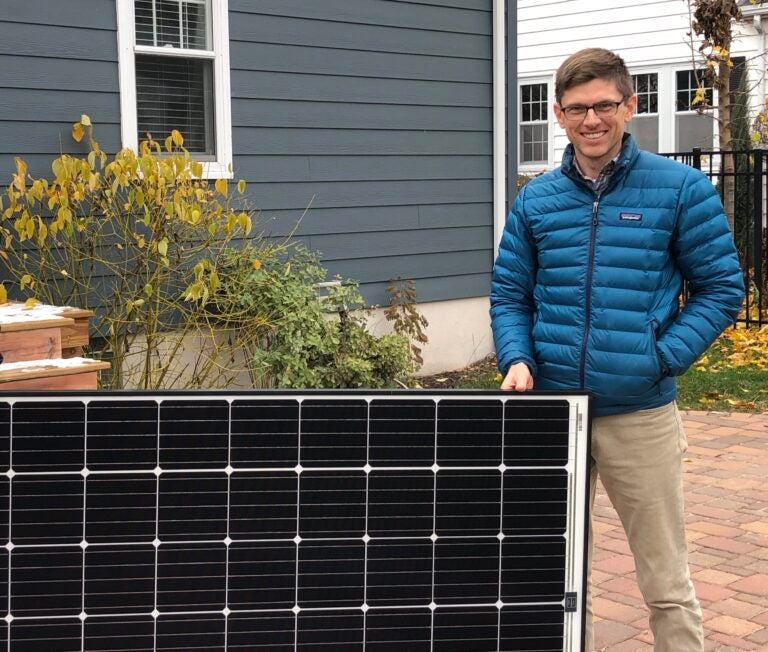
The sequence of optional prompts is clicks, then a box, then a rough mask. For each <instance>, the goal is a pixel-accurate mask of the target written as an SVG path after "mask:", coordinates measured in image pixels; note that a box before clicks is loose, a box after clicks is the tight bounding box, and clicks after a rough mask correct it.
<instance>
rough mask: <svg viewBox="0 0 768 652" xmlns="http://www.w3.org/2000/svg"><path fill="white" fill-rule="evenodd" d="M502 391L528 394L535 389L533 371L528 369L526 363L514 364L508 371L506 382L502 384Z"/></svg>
mask: <svg viewBox="0 0 768 652" xmlns="http://www.w3.org/2000/svg"><path fill="white" fill-rule="evenodd" d="M501 389H508V390H514V391H516V392H526V391H528V390H529V389H533V376H531V370H530V369H528V365H527V364H525V363H524V362H518V363H517V364H513V365H512V366H511V367H510V368H509V371H507V376H506V378H504V382H502V383H501Z"/></svg>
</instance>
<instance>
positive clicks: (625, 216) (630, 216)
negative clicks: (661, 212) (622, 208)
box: [619, 213, 643, 222]
mask: <svg viewBox="0 0 768 652" xmlns="http://www.w3.org/2000/svg"><path fill="white" fill-rule="evenodd" d="M619 219H621V220H626V221H627V222H639V221H640V220H642V219H643V214H642V213H619Z"/></svg>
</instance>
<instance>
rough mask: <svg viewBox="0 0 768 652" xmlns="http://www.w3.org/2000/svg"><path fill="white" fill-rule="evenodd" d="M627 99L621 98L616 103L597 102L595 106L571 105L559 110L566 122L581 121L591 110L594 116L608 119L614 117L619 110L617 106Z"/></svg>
mask: <svg viewBox="0 0 768 652" xmlns="http://www.w3.org/2000/svg"><path fill="white" fill-rule="evenodd" d="M626 99H627V98H622V99H620V100H619V101H618V102H608V101H606V102H598V103H597V104H589V105H587V104H572V105H571V106H563V107H561V108H560V110H561V111H562V112H563V114H564V115H565V117H566V118H567V119H568V120H583V119H584V118H586V117H587V113H589V110H590V109H592V110H593V111H594V112H595V114H596V115H598V116H599V117H601V118H610V117H611V116H614V115H616V113H617V111H618V110H619V106H621V105H622V104H624V102H625V101H626Z"/></svg>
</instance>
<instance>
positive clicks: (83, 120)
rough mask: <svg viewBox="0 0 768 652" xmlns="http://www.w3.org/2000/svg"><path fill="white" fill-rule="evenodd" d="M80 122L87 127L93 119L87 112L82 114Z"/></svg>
mask: <svg viewBox="0 0 768 652" xmlns="http://www.w3.org/2000/svg"><path fill="white" fill-rule="evenodd" d="M80 122H81V123H82V124H83V125H85V126H86V127H90V126H91V119H90V118H89V117H88V116H87V115H86V114H85V113H83V114H82V115H81V116H80Z"/></svg>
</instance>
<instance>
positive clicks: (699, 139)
mask: <svg viewBox="0 0 768 652" xmlns="http://www.w3.org/2000/svg"><path fill="white" fill-rule="evenodd" d="M698 74H700V73H698ZM697 88H698V82H697V73H696V71H694V70H678V71H676V73H675V112H676V113H675V151H678V152H688V151H690V150H692V149H693V148H694V147H698V148H701V149H711V148H712V145H713V141H712V139H713V128H714V120H713V119H712V116H711V115H709V114H706V113H705V114H699V113H698V112H697V111H696V105H694V104H692V102H693V100H694V98H695V97H696V89H697ZM704 93H705V96H706V98H707V102H708V104H709V106H712V102H713V100H712V88H711V87H705V89H704Z"/></svg>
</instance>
